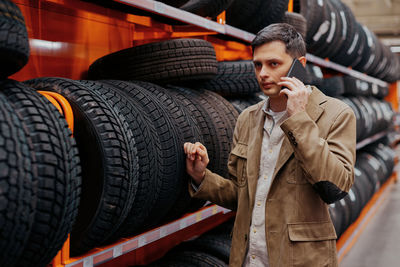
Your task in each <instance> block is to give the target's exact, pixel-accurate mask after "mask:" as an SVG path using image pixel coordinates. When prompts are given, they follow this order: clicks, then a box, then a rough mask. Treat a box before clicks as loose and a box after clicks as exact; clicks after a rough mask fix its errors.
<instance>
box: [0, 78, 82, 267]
mask: <svg viewBox="0 0 400 267" xmlns="http://www.w3.org/2000/svg"><path fill="white" fill-rule="evenodd" d="M0 87H1V89H2V92H3V93H4V95H5V96H6V97H7V99H8V100H9V102H10V103H11V104H12V106H13V107H14V108H15V110H16V112H17V113H19V114H20V115H21V117H22V118H23V121H24V124H25V125H26V127H27V128H28V131H29V136H30V139H31V140H32V144H33V152H34V154H35V159H36V160H35V161H36V165H37V167H38V174H37V179H38V193H37V204H36V214H35V218H34V221H33V225H32V230H31V234H30V235H29V238H28V241H27V243H26V245H25V248H24V252H23V254H22V255H21V257H20V259H19V261H18V263H17V264H16V266H28V265H32V266H44V265H46V264H48V263H49V262H50V261H51V259H52V258H54V256H55V255H56V254H57V252H58V251H59V250H60V249H61V247H62V245H63V244H64V242H65V240H66V239H67V237H68V233H69V232H71V229H72V225H73V223H74V222H75V219H76V216H77V213H78V205H79V198H80V191H81V176H80V172H81V169H80V163H79V157H78V150H77V148H76V143H75V140H74V139H73V138H72V133H71V131H70V130H69V128H68V125H67V123H66V121H65V119H64V117H63V116H62V115H61V114H60V112H59V111H58V110H57V109H56V108H55V107H54V106H53V104H51V103H50V102H49V101H48V100H47V99H46V98H45V97H43V96H41V95H40V94H39V93H37V92H36V91H34V90H33V89H32V88H29V87H27V86H26V85H24V84H22V83H19V82H15V81H6V82H3V83H2V84H1V85H0Z"/></svg>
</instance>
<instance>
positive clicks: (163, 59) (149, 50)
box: [88, 39, 217, 83]
mask: <svg viewBox="0 0 400 267" xmlns="http://www.w3.org/2000/svg"><path fill="white" fill-rule="evenodd" d="M216 74H217V59H216V56H215V50H214V47H213V46H212V45H211V43H209V42H207V41H205V40H201V39H174V40H167V41H163V42H157V43H149V44H144V45H140V46H136V47H131V48H127V49H124V50H120V51H117V52H115V53H112V54H108V55H106V56H104V57H101V58H99V59H97V60H96V61H95V62H94V63H92V65H90V67H89V72H88V75H89V78H90V79H94V80H98V79H115V80H141V81H149V82H154V83H173V82H183V81H185V82H187V81H193V80H208V79H212V78H213V77H214V76H215V75H216Z"/></svg>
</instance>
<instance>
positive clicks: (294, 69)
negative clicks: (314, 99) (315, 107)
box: [278, 58, 310, 116]
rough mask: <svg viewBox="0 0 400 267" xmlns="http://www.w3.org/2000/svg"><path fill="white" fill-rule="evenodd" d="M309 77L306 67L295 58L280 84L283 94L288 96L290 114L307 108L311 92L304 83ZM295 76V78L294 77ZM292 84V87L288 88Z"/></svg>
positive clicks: (287, 107)
mask: <svg viewBox="0 0 400 267" xmlns="http://www.w3.org/2000/svg"><path fill="white" fill-rule="evenodd" d="M306 77H307V72H306V69H305V68H304V67H303V65H302V64H301V62H300V61H299V60H298V59H296V58H295V59H293V62H292V65H291V66H290V69H289V71H288V73H287V75H286V77H282V78H281V82H279V83H278V84H279V85H281V86H282V89H281V94H284V95H285V96H286V97H287V99H288V100H287V106H286V109H287V111H288V114H289V116H292V115H293V114H295V113H297V112H300V111H302V110H305V107H306V105H307V102H308V96H309V94H310V92H309V91H308V90H307V89H306V87H305V86H304V84H303V80H305V78H306ZM293 78H295V79H293ZM288 86H290V88H288Z"/></svg>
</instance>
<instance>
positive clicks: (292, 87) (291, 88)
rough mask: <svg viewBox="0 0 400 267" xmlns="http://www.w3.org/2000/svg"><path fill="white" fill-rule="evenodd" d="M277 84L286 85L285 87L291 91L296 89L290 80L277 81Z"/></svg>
mask: <svg viewBox="0 0 400 267" xmlns="http://www.w3.org/2000/svg"><path fill="white" fill-rule="evenodd" d="M277 85H279V86H282V87H286V89H289V90H291V91H296V89H295V87H296V86H295V85H294V84H293V83H292V82H289V81H283V82H278V83H277Z"/></svg>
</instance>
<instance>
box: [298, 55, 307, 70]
mask: <svg viewBox="0 0 400 267" xmlns="http://www.w3.org/2000/svg"><path fill="white" fill-rule="evenodd" d="M298 60H299V61H300V62H301V64H302V65H303V67H304V68H305V67H306V62H307V59H306V57H304V56H303V57H299V58H298Z"/></svg>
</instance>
